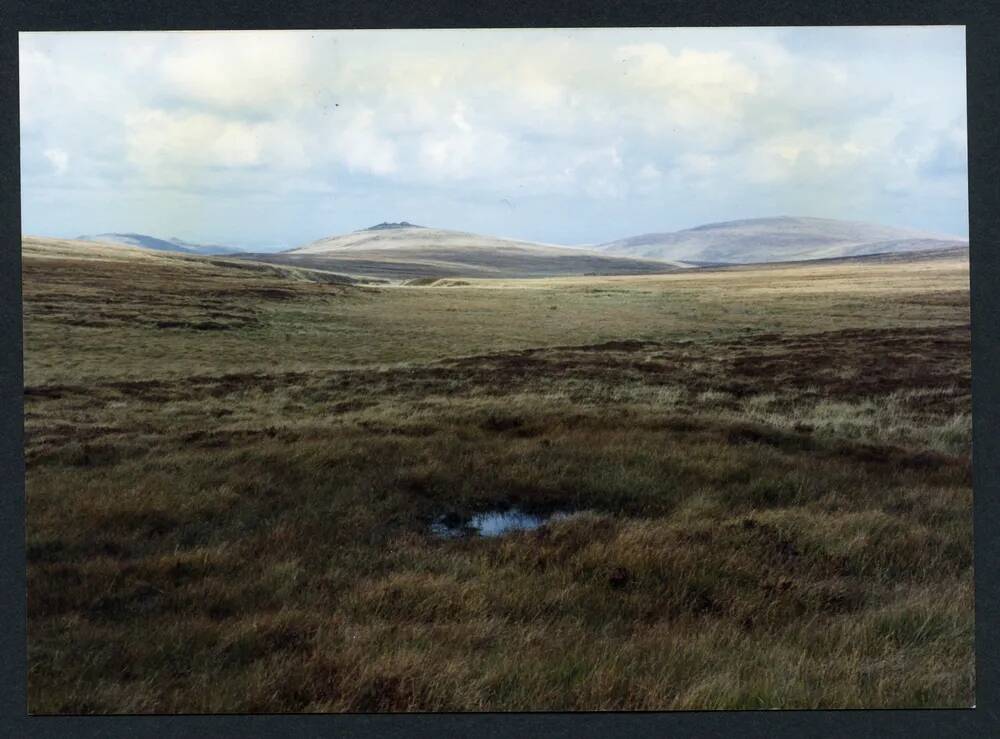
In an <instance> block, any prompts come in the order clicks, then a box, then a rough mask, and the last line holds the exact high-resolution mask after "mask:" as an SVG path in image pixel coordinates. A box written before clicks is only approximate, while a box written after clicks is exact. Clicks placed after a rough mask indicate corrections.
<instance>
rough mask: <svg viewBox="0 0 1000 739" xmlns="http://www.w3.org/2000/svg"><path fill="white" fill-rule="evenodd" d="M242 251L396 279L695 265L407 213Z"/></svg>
mask: <svg viewBox="0 0 1000 739" xmlns="http://www.w3.org/2000/svg"><path fill="white" fill-rule="evenodd" d="M241 256H242V257H245V258H249V259H255V260H258V261H263V262H270V263H278V264H294V265H299V266H303V267H311V268H313V269H328V270H332V271H335V272H339V273H345V274H354V275H362V276H369V277H378V278H384V279H393V280H412V279H418V278H426V277H434V278H441V277H505V278H517V277H552V276H557V275H584V274H595V275H630V274H655V273H663V272H672V271H675V270H678V269H685V268H687V267H689V266H690V265H687V264H684V263H680V262H677V263H670V262H664V261H662V260H650V259H636V258H633V257H622V256H616V255H609V254H602V253H600V252H596V251H590V250H585V249H577V248H574V247H567V246H553V245H551V244H539V243H535V242H528V241H517V240H514V239H504V238H498V237H495V236H481V235H479V234H472V233H466V232H462V231H449V230H445V229H438V228H428V227H424V226H415V225H413V224H411V223H407V222H405V221H404V222H401V223H380V224H378V225H377V226H372V227H370V228H365V229H361V230H359V231H353V232H351V233H348V234H343V235H340V236H330V237H327V238H324V239H320V240H318V241H314V242H312V243H310V244H306V245H304V246H301V247H298V248H296V249H291V250H289V251H285V252H281V253H279V254H244V255H241Z"/></svg>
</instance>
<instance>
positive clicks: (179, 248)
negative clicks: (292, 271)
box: [76, 233, 241, 255]
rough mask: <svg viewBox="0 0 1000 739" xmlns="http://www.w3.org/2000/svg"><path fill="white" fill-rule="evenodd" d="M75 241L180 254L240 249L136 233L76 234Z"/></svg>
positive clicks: (222, 252)
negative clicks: (122, 245)
mask: <svg viewBox="0 0 1000 739" xmlns="http://www.w3.org/2000/svg"><path fill="white" fill-rule="evenodd" d="M76 241H86V242H93V243H98V244H124V245H125V246H135V247H138V248H140V249H152V250H153V251H168V252H179V253H181V254H205V255H213V254H235V253H237V252H239V251H241V250H240V249H238V248H236V247H233V246H221V245H219V244H195V243H193V242H190V241H184V240H183V239H178V238H176V237H174V236H171V237H169V238H166V239H161V238H158V237H156V236H149V235H147V234H137V233H104V234H97V235H94V236H87V235H84V236H78V237H77V238H76Z"/></svg>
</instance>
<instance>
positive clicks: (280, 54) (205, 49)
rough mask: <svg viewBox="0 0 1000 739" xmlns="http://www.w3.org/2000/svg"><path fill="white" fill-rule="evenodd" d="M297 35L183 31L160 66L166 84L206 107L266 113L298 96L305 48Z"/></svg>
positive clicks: (292, 100) (186, 99)
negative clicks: (178, 43)
mask: <svg viewBox="0 0 1000 739" xmlns="http://www.w3.org/2000/svg"><path fill="white" fill-rule="evenodd" d="M303 41H304V40H303V39H302V38H300V37H298V36H296V35H294V34H293V35H289V34H274V33H260V32H232V31H225V32H212V33H194V34H191V35H186V36H185V37H184V39H183V41H182V42H181V44H180V48H179V49H177V50H176V51H174V52H171V53H168V54H167V55H166V56H165V57H164V58H163V61H162V64H161V68H162V72H163V77H164V80H165V81H166V84H167V88H168V90H169V91H170V92H172V93H173V94H175V95H177V96H178V97H180V98H181V99H182V100H185V101H189V102H192V103H199V104H203V105H205V106H207V107H209V108H221V109H224V110H246V111H262V112H268V111H271V110H273V108H274V107H275V106H287V105H290V104H294V103H295V102H296V101H297V100H299V99H300V97H301V95H302V92H303V88H302V85H301V82H302V78H303V73H304V72H305V71H306V64H307V58H308V53H309V52H308V46H307V44H305V43H303Z"/></svg>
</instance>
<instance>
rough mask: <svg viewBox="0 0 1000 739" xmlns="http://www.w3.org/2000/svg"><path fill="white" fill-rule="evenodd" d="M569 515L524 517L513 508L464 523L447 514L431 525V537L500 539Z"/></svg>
mask: <svg viewBox="0 0 1000 739" xmlns="http://www.w3.org/2000/svg"><path fill="white" fill-rule="evenodd" d="M571 515H572V513H570V512H567V511H554V512H552V513H546V514H536V513H525V512H524V511H521V510H519V509H517V508H508V509H507V510H504V511H485V512H483V513H476V514H475V515H473V516H471V517H470V518H468V519H465V520H462V519H461V518H459V517H458V516H456V515H455V514H450V515H447V516H442V517H440V518H438V519H437V520H436V521H434V523H432V524H431V533H432V534H434V535H435V536H437V537H439V538H441V539H456V538H459V537H462V536H468V535H478V536H486V537H494V536H503V535H504V534H508V533H510V532H511V531H531V530H532V529H537V528H538V527H540V526H543V525H544V524H545V523H546V522H548V521H558V520H560V519H563V518H568V517H569V516H571Z"/></svg>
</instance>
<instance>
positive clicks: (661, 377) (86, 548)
mask: <svg viewBox="0 0 1000 739" xmlns="http://www.w3.org/2000/svg"><path fill="white" fill-rule="evenodd" d="M331 279H332V278H331V277H330V276H329V275H323V274H322V273H315V272H309V271H308V270H296V269H291V268H278V267H267V268H265V267H259V266H254V265H248V264H246V263H243V264H240V263H231V262H230V261H228V260H221V259H212V260H209V259H196V258H190V257H176V256H170V255H162V254H159V255H151V254H139V253H135V252H128V253H125V252H122V251H117V250H114V249H111V248H109V249H104V248H100V249H98V248H95V249H93V250H91V251H88V252H85V253H84V255H83V256H81V252H80V251H79V250H78V249H77V250H74V249H72V248H70V247H68V246H66V245H63V246H62V247H61V246H59V245H58V244H52V243H50V242H41V241H33V240H26V242H25V246H24V299H25V370H26V388H25V413H26V418H25V425H26V436H27V442H26V450H25V453H26V460H27V467H28V479H27V490H28V501H27V504H28V520H27V537H28V550H27V557H28V563H27V565H28V582H29V591H28V606H29V614H28V630H29V696H28V698H29V708H30V710H31V711H32V712H35V713H80V712H85V713H90V712H95V713H107V712H113V713H122V712H128V713H132V712H175V711H183V712H216V711H251V712H252V711H268V712H281V711H406V710H501V711H502V710H558V709H670V708H758V707H781V708H791V707H831V708H833V707H904V706H905V707H914V706H968V705H970V704H971V703H972V700H973V698H972V685H973V674H972V669H973V662H972V660H973V651H972V647H973V644H972V638H973V637H972V634H973V611H972V535H971V524H972V510H971V483H970V465H969V459H970V446H971V444H970V421H969V413H970V396H969V370H970V353H969V329H968V315H969V304H968V267H967V264H966V263H965V262H962V261H949V260H931V261H925V262H912V263H906V262H903V263H892V264H864V265H852V264H840V265H836V264H828V265H822V266H811V267H810V266H800V267H787V266H786V267H780V268H777V267H775V268H768V267H761V268H755V269H738V270H729V271H717V272H698V273H681V274H671V275H657V276H639V277H626V278H607V277H602V278H597V277H594V278H565V279H545V280H531V281H520V282H519V281H476V280H461V281H458V282H465V283H469V284H455V282H456V281H451V282H448V281H445V282H443V283H438V284H437V285H433V284H432V285H430V286H426V287H415V286H414V287H399V286H384V287H373V286H365V285H348V284H336V282H335V281H334V282H331V281H330V280H331ZM510 505H516V506H518V507H520V508H521V509H523V510H528V511H539V512H544V511H546V510H554V509H559V510H576V511H580V512H581V513H580V514H579V515H575V516H572V517H569V518H566V519H563V520H558V521H553V522H551V523H550V524H548V525H546V526H545V527H543V528H541V529H538V530H536V531H532V532H521V533H514V534H510V535H508V536H504V537H500V538H493V539H488V538H477V537H470V538H462V539H438V538H435V537H434V536H432V535H431V533H430V531H429V527H428V525H429V523H430V522H431V521H433V520H434V519H435V518H436V517H438V516H440V515H442V514H452V516H453V517H454V518H457V519H459V520H460V519H462V518H464V517H467V516H469V515H471V514H473V513H475V512H478V511H483V510H488V509H492V508H502V507H505V506H510Z"/></svg>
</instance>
